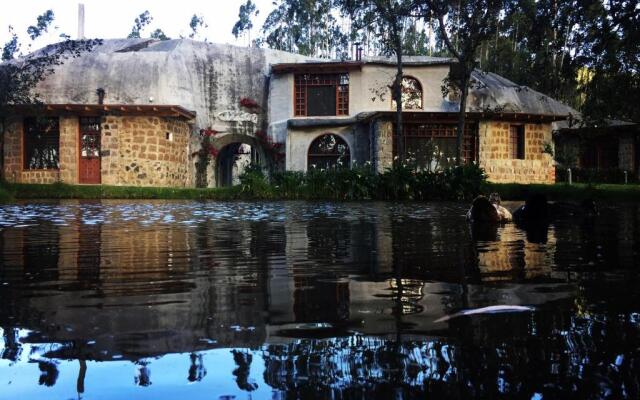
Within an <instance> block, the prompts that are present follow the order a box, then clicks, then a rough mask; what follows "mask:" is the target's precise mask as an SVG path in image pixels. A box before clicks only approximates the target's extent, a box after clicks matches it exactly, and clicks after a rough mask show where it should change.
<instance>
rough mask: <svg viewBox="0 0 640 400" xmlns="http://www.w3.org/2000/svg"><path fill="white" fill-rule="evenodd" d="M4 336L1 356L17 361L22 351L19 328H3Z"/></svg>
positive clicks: (4, 358)
mask: <svg viewBox="0 0 640 400" xmlns="http://www.w3.org/2000/svg"><path fill="white" fill-rule="evenodd" d="M2 338H3V339H4V349H3V350H2V352H0V358H2V359H3V360H9V361H11V362H16V361H17V360H18V358H20V353H22V346H21V345H20V340H19V339H18V330H17V329H16V328H6V327H5V328H2Z"/></svg>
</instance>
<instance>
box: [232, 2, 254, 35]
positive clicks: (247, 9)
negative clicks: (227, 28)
mask: <svg viewBox="0 0 640 400" xmlns="http://www.w3.org/2000/svg"><path fill="white" fill-rule="evenodd" d="M258 14H260V10H258V9H257V7H256V5H255V3H254V2H252V1H251V0H247V2H246V3H244V4H241V5H240V9H239V11H238V21H237V22H236V23H235V25H234V26H233V29H232V30H231V33H232V34H233V36H235V37H236V39H237V38H238V37H239V36H240V35H242V34H243V33H245V32H246V33H247V34H248V35H249V45H251V29H252V28H253V22H252V21H251V19H252V18H254V17H257V16H258Z"/></svg>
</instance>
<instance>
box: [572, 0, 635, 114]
mask: <svg viewBox="0 0 640 400" xmlns="http://www.w3.org/2000/svg"><path fill="white" fill-rule="evenodd" d="M576 9H577V11H578V12H577V13H576V14H575V15H574V16H575V17H576V18H577V20H576V21H575V26H576V27H577V28H576V33H575V36H576V39H575V41H576V43H577V45H576V46H575V49H576V60H577V63H578V64H579V65H580V66H581V67H582V68H583V69H582V71H587V73H586V74H584V76H586V78H585V79H583V81H582V82H580V83H581V85H580V87H579V90H580V93H581V95H582V96H581V100H582V101H581V104H580V107H581V111H582V113H583V115H584V117H585V119H586V120H587V121H590V122H591V123H595V124H600V123H601V122H602V120H604V119H622V120H629V121H634V122H640V108H639V107H638V104H640V44H639V43H640V12H639V9H638V4H637V2H634V1H628V0H608V1H606V2H601V1H596V0H577V1H576Z"/></svg>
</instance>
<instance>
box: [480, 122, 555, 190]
mask: <svg viewBox="0 0 640 400" xmlns="http://www.w3.org/2000/svg"><path fill="white" fill-rule="evenodd" d="M510 125H511V124H510V123H509V122H504V121H482V122H480V124H479V132H478V135H479V154H478V156H479V160H480V166H481V167H482V168H484V169H485V171H486V173H487V175H488V178H489V181H491V182H501V183H509V182H516V183H555V181H556V176H555V166H554V161H553V157H552V156H551V155H550V154H547V153H543V149H544V146H545V144H546V143H551V142H552V137H551V125H550V124H525V158H524V160H518V159H512V158H510V157H511V156H510V154H509V140H510V138H509V127H510Z"/></svg>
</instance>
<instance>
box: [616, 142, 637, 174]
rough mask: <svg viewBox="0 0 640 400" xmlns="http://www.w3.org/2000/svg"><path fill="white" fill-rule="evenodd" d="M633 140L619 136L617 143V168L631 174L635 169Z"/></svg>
mask: <svg viewBox="0 0 640 400" xmlns="http://www.w3.org/2000/svg"><path fill="white" fill-rule="evenodd" d="M634 147H635V146H634V140H633V137H632V136H621V137H620V139H619V141H618V168H620V169H621V170H623V171H629V173H633V171H634V168H635V165H634V164H635V163H634V158H635V149H634Z"/></svg>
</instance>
